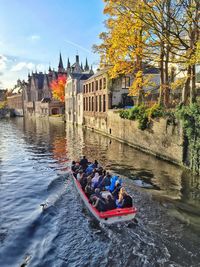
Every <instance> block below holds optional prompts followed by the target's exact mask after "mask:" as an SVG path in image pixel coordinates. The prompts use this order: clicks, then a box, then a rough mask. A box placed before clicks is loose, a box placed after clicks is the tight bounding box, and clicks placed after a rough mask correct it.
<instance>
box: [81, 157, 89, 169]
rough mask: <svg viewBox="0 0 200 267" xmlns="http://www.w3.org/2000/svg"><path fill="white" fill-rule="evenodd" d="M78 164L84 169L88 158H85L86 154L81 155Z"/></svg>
mask: <svg viewBox="0 0 200 267" xmlns="http://www.w3.org/2000/svg"><path fill="white" fill-rule="evenodd" d="M80 165H81V167H82V168H83V170H84V171H85V170H86V168H87V166H88V160H87V159H86V156H83V158H82V159H81V160H80Z"/></svg>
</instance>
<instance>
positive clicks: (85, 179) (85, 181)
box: [79, 173, 87, 190]
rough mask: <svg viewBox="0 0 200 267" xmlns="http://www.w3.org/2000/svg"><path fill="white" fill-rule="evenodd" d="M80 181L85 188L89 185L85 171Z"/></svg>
mask: <svg viewBox="0 0 200 267" xmlns="http://www.w3.org/2000/svg"><path fill="white" fill-rule="evenodd" d="M79 182H80V185H81V187H82V189H83V190H85V187H86V185H87V176H86V175H85V173H83V175H82V177H81V179H80V181H79Z"/></svg>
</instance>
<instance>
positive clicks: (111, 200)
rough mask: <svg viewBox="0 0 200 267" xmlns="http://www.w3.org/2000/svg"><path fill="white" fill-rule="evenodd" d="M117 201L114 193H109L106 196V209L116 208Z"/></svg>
mask: <svg viewBox="0 0 200 267" xmlns="http://www.w3.org/2000/svg"><path fill="white" fill-rule="evenodd" d="M116 207H117V206H116V203H115V200H114V198H113V196H112V195H107V198H106V210H114V209H116Z"/></svg>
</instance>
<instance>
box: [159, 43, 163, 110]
mask: <svg viewBox="0 0 200 267" xmlns="http://www.w3.org/2000/svg"><path fill="white" fill-rule="evenodd" d="M163 88H164V42H161V43H160V91H159V105H163V103H164V99H163V91H164V90H163Z"/></svg>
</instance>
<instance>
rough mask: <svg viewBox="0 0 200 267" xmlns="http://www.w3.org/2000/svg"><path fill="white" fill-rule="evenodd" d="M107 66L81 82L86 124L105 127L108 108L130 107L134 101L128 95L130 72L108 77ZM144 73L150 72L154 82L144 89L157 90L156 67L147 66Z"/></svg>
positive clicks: (158, 78)
mask: <svg viewBox="0 0 200 267" xmlns="http://www.w3.org/2000/svg"><path fill="white" fill-rule="evenodd" d="M109 68H110V67H104V68H103V69H100V70H98V71H97V73H96V74H94V75H93V76H91V77H90V78H89V79H88V80H86V81H85V82H84V83H83V116H84V124H85V125H86V126H89V127H92V128H96V129H97V128H99V129H104V128H105V129H106V127H107V113H108V110H109V109H115V108H124V107H130V106H133V105H134V102H136V98H133V97H130V96H129V87H130V86H131V84H132V83H133V80H134V76H133V75H131V74H130V75H125V76H120V77H118V78H116V79H110V78H109V75H108V71H109ZM144 73H145V75H149V74H151V75H152V76H151V80H152V82H154V83H155V86H154V87H152V88H150V87H149V88H144V90H145V91H147V90H152V91H153V89H154V90H155V88H156V90H157V91H158V88H159V80H160V75H159V71H158V69H156V68H149V69H146V70H144ZM152 95H153V94H152Z"/></svg>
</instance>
